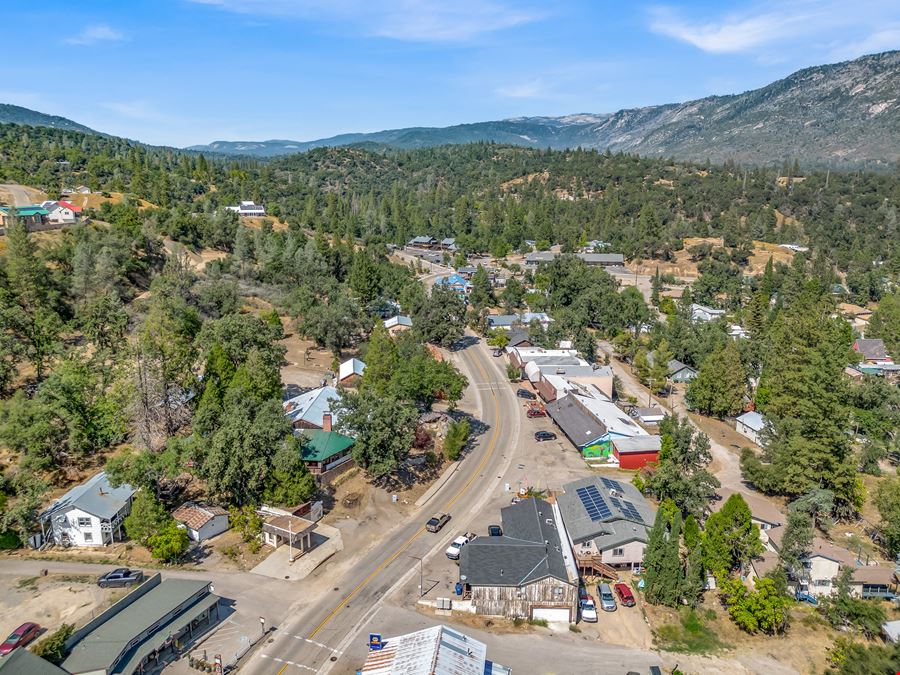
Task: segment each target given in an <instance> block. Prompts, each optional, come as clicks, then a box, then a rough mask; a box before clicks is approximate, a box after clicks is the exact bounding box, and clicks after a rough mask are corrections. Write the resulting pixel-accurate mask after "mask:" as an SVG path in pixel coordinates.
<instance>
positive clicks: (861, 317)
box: [838, 302, 873, 331]
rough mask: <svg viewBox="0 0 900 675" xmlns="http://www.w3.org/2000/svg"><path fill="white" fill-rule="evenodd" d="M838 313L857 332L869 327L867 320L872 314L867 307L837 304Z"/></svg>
mask: <svg viewBox="0 0 900 675" xmlns="http://www.w3.org/2000/svg"><path fill="white" fill-rule="evenodd" d="M838 311H839V312H840V313H841V315H842V316H843V317H844V318H845V319H847V320H848V321H849V322H850V323H851V325H852V326H853V327H854V328H855V329H856V330H858V331H864V330H866V328H868V327H869V319H871V318H872V313H873V312H872V310H871V309H869V308H868V307H860V306H859V305H854V304H852V303H849V302H839V303H838Z"/></svg>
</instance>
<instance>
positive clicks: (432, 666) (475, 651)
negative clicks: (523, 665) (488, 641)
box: [360, 626, 509, 675]
mask: <svg viewBox="0 0 900 675" xmlns="http://www.w3.org/2000/svg"><path fill="white" fill-rule="evenodd" d="M383 645H384V646H383V647H382V649H380V650H378V651H371V652H369V654H368V656H367V657H366V662H365V664H364V665H363V667H362V669H361V671H360V672H362V673H366V674H367V675H484V674H485V673H490V672H506V673H508V672H509V669H506V668H503V666H499V668H500V669H502V670H497V668H498V666H497V665H495V664H492V663H491V662H490V661H487V659H486V656H487V647H486V646H485V644H484V643H483V642H479V641H478V640H475V639H474V638H471V637H469V636H468V635H465V634H463V633H460V632H458V631H456V630H454V629H452V628H448V627H447V626H433V627H431V628H426V629H424V630H420V631H416V632H415V633H407V634H406V635H398V636H397V637H392V638H387V639H386V640H385V641H384V643H383Z"/></svg>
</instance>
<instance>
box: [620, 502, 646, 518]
mask: <svg viewBox="0 0 900 675" xmlns="http://www.w3.org/2000/svg"><path fill="white" fill-rule="evenodd" d="M622 511H623V512H624V513H625V516H626V517H628V518H634V519H635V520H643V519H642V518H641V514H640V512H639V511H638V510H637V508H635V506H634V504H632V503H631V502H628V501H626V502H625V503H624V505H623V508H622Z"/></svg>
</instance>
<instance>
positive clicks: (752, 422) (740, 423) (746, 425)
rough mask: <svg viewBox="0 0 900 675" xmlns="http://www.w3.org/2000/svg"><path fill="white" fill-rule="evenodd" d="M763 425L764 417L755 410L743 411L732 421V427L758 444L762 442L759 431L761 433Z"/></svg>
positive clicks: (764, 425) (764, 424)
mask: <svg viewBox="0 0 900 675" xmlns="http://www.w3.org/2000/svg"><path fill="white" fill-rule="evenodd" d="M765 427H766V418H765V417H763V416H762V415H761V414H759V413H758V412H756V411H755V410H753V411H750V412H745V413H744V414H743V415H741V416H740V417H738V418H737V419H736V420H735V422H734V428H735V430H736V431H737V432H738V433H739V434H741V436H746V437H747V438H749V439H750V440H751V441H753V442H754V443H756V445H759V446H762V443H761V442H760V433H762V430H763V429H765Z"/></svg>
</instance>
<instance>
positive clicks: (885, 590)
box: [850, 565, 898, 599]
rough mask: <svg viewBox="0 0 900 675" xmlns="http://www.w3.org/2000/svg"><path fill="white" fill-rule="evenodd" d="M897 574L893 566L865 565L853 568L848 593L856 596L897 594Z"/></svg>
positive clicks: (877, 596)
mask: <svg viewBox="0 0 900 675" xmlns="http://www.w3.org/2000/svg"><path fill="white" fill-rule="evenodd" d="M897 584H898V575H897V571H896V569H895V568H894V567H889V566H886V565H865V566H863V567H857V568H856V569H854V570H853V576H852V577H850V595H853V596H855V597H857V598H863V599H868V598H885V599H887V598H890V597H892V596H896V594H897Z"/></svg>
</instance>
